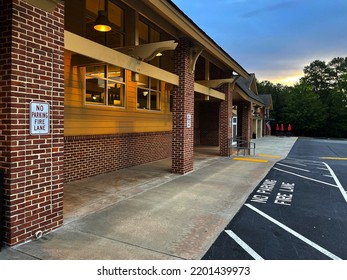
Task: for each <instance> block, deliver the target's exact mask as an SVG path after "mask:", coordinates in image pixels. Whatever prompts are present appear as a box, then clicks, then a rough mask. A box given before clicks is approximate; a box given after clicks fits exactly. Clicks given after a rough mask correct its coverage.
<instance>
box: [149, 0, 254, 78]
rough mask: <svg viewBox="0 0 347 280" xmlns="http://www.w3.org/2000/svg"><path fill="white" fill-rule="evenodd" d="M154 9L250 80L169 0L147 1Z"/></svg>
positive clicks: (242, 70)
mask: <svg viewBox="0 0 347 280" xmlns="http://www.w3.org/2000/svg"><path fill="white" fill-rule="evenodd" d="M146 2H148V3H149V4H150V5H151V7H152V9H154V10H155V11H156V12H158V13H159V14H161V15H163V16H164V17H165V19H166V20H167V21H169V22H170V23H171V24H172V25H173V26H175V27H176V28H177V29H178V30H180V31H181V32H182V33H184V34H185V35H186V36H188V37H189V38H191V39H193V40H194V41H195V42H196V43H197V44H199V45H200V46H202V47H203V48H204V50H205V51H206V52H208V53H210V54H211V55H213V56H214V57H216V58H217V59H218V60H220V61H222V62H223V64H225V65H226V66H227V67H228V68H230V69H232V70H233V71H235V72H236V73H238V74H239V75H241V76H243V77H245V78H248V77H249V73H248V72H247V71H246V70H245V69H244V68H243V67H242V66H241V65H240V64H238V63H237V62H236V61H235V60H234V59H233V58H232V57H230V55H229V54H227V53H226V52H225V51H224V50H223V49H222V48H221V47H220V46H218V45H217V44H216V43H215V42H214V41H213V40H212V39H211V38H210V37H209V36H208V35H207V34H206V33H205V32H204V31H202V30H201V29H200V28H199V27H198V26H197V25H196V24H195V23H194V22H193V21H192V20H191V19H189V18H188V17H187V16H186V15H185V14H184V13H183V12H182V11H181V10H180V9H179V8H178V7H177V6H175V5H174V4H173V3H172V2H171V1H167V0H147V1H146Z"/></svg>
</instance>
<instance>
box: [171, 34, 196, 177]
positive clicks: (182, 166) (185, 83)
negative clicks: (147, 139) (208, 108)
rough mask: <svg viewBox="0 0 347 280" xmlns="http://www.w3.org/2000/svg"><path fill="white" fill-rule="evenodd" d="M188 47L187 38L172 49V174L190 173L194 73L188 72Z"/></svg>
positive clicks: (192, 137) (192, 144)
mask: <svg viewBox="0 0 347 280" xmlns="http://www.w3.org/2000/svg"><path fill="white" fill-rule="evenodd" d="M190 47H191V45H190V42H189V41H188V39H186V38H182V39H180V40H179V44H178V46H177V48H176V50H175V71H176V74H177V75H178V76H179V86H177V87H175V90H174V94H173V112H172V121H173V124H172V125H173V128H172V172H174V173H179V174H184V173H187V172H189V171H192V170H193V153H194V151H193V149H194V72H193V73H191V72H190V71H189V63H190ZM188 123H189V125H188ZM188 126H190V127H188Z"/></svg>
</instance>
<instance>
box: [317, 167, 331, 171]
mask: <svg viewBox="0 0 347 280" xmlns="http://www.w3.org/2000/svg"><path fill="white" fill-rule="evenodd" d="M317 169H319V170H324V171H329V169H327V168H322V167H317Z"/></svg>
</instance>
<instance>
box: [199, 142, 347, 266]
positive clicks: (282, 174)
mask: <svg viewBox="0 0 347 280" xmlns="http://www.w3.org/2000/svg"><path fill="white" fill-rule="evenodd" d="M299 145H300V143H299ZM292 155H293V154H292ZM294 156H295V154H294ZM316 159H317V160H313V157H310V159H302V158H299V159H298V158H295V157H292V156H291V155H290V156H289V157H288V158H286V159H284V160H281V161H278V162H277V163H276V164H275V165H274V167H273V168H272V169H271V170H270V172H269V173H268V174H267V176H266V177H265V178H264V179H263V180H262V181H261V182H260V183H259V184H258V186H257V187H256V188H255V189H254V191H253V192H252V193H251V194H250V196H249V197H248V199H247V201H246V203H245V204H244V205H243V206H242V208H241V209H240V211H239V212H238V213H237V215H236V216H235V217H234V218H233V219H232V221H231V222H230V223H229V225H228V226H227V227H226V228H225V230H224V231H223V232H222V233H221V234H220V236H219V237H218V239H217V240H216V242H215V243H214V244H213V245H212V247H211V248H210V249H209V250H208V252H207V253H206V254H205V256H204V257H203V259H287V260H288V259H296V260H297V259H313V260H316V259H347V240H346V238H345V236H346V234H347V220H346V216H347V195H346V187H344V183H342V182H345V175H344V174H343V173H341V170H342V169H341V165H344V166H345V168H346V163H347V162H346V161H345V162H344V163H342V161H339V165H338V166H339V168H336V166H337V165H336V163H335V162H334V161H333V160H330V161H329V162H326V161H322V160H320V158H319V157H317V158H316ZM334 170H338V171H339V172H335V171H334ZM344 170H346V169H344ZM344 173H345V172H344Z"/></svg>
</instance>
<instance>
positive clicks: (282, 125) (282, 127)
mask: <svg viewBox="0 0 347 280" xmlns="http://www.w3.org/2000/svg"><path fill="white" fill-rule="evenodd" d="M281 131H284V124H283V123H282V124H281Z"/></svg>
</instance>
